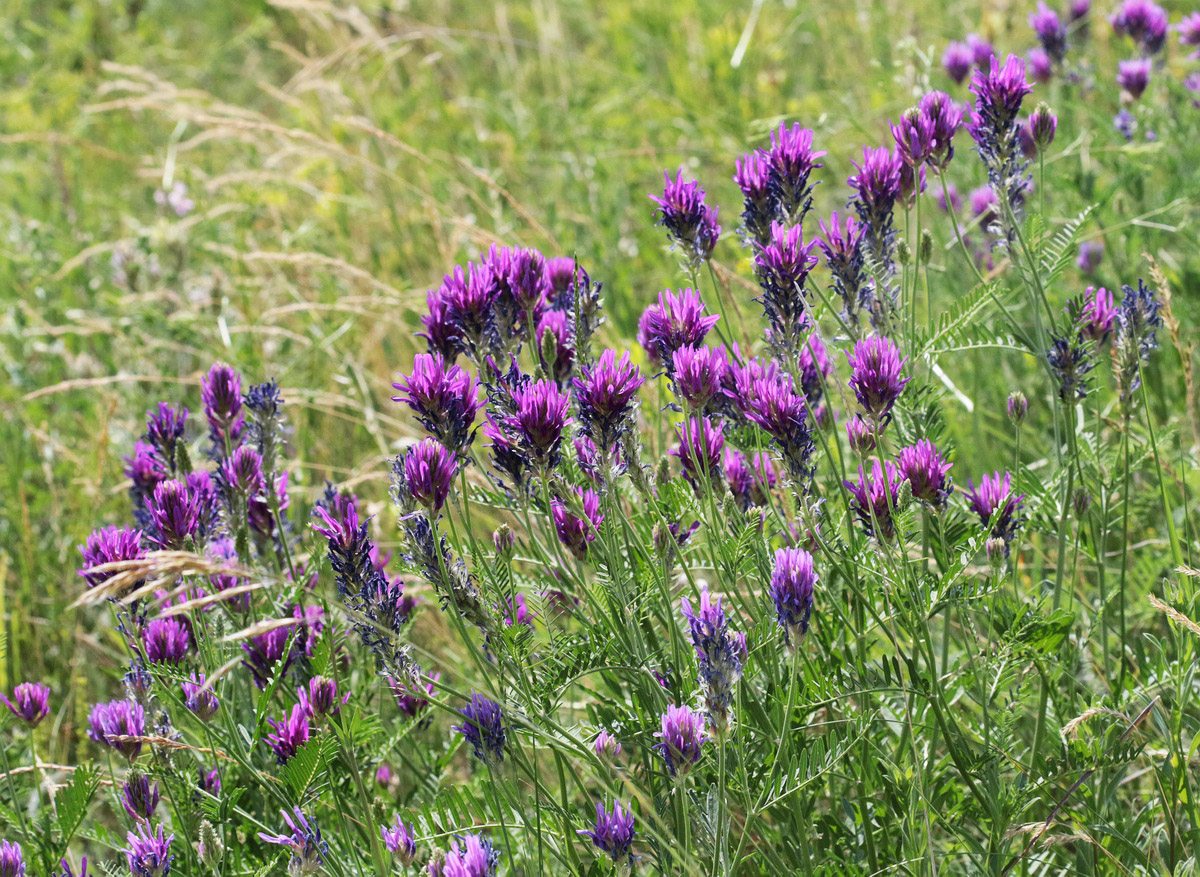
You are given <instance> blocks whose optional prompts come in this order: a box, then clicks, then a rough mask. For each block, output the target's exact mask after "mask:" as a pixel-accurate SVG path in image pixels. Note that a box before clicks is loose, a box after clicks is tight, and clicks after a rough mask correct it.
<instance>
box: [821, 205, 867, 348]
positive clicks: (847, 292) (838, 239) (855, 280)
mask: <svg viewBox="0 0 1200 877" xmlns="http://www.w3.org/2000/svg"><path fill="white" fill-rule="evenodd" d="M818 224H819V225H820V227H821V238H820V239H819V240H818V242H817V243H818V244H819V245H820V247H821V252H822V253H824V255H825V263H826V264H827V265H828V266H829V273H830V274H831V275H832V277H833V291H834V292H835V293H837V296H838V298H840V299H841V300H842V314H843V316H844V317H845V319H846V321H847V322H848V323H849V324H850V325H852V326H857V325H858V312H859V309H860V308H861V307H862V305H863V300H864V295H866V294H869V281H870V278H869V277H868V276H867V272H866V270H865V268H864V265H863V249H862V240H863V233H864V232H865V231H866V226H864V225H863V224H862V223H861V222H858V221H857V220H855V219H854V217H852V216H847V217H846V224H845V226H843V225H842V223H841V221H840V219H839V217H838V214H837V211H834V213H833V214H832V215H831V216H830V218H829V225H826V224H825V223H824V222H820V223H818Z"/></svg>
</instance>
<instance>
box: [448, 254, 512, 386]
mask: <svg viewBox="0 0 1200 877" xmlns="http://www.w3.org/2000/svg"><path fill="white" fill-rule="evenodd" d="M438 297H439V298H440V299H441V300H442V301H443V302H444V303H445V307H446V316H447V318H448V320H449V322H450V323H451V324H452V325H453V326H454V330H455V340H456V341H457V343H458V344H459V345H461V348H462V350H463V351H464V352H466V353H467V354H469V355H470V356H471V358H472V359H474V360H475V361H476V362H477V363H482V362H484V361H485V360H486V359H487V357H488V356H490V355H492V354H494V353H499V352H500V351H501V350H503V349H504V347H505V343H506V341H511V340H512V338H511V335H510V336H509V337H508V338H505V337H503V336H502V334H501V328H500V326H499V325H498V324H499V322H500V319H499V317H498V315H497V310H498V308H497V303H498V297H499V288H498V287H497V285H496V283H495V278H494V277H493V276H492V271H491V269H490V268H489V267H488V266H487V265H473V264H468V265H467V268H466V270H465V271H464V270H463V269H462V267H461V266H456V267H455V269H454V271H453V272H451V273H450V274H447V275H446V276H445V277H443V278H442V285H441V288H440V289H439V290H438ZM508 304H510V305H511V302H509V303H508ZM507 310H508V313H507V314H506V317H507V322H509V323H510V324H511V322H512V321H513V320H515V319H516V313H515V308H513V307H511V306H510V307H509V308H508V309H507ZM504 328H505V330H509V331H511V329H512V328H513V327H512V325H506V326H505V327H504Z"/></svg>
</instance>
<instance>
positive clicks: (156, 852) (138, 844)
mask: <svg viewBox="0 0 1200 877" xmlns="http://www.w3.org/2000/svg"><path fill="white" fill-rule="evenodd" d="M148 829H149V826H148V825H145V824H139V825H138V827H137V834H134V833H133V832H132V831H131V832H129V833H128V834H127V835H126V836H125V840H126V842H127V843H128V844H129V849H126V850H122V852H124V853H125V861H126V862H127V863H128V865H129V873H130V875H131V877H167V875H168V874H170V873H171V863H172V862H173V861H175V857H174V856H173V855H171V841H173V840H175V835H173V834H169V835H167V836H166V837H163V827H162V826H161V825H159V826H158V831H157V832H155V833H153V834H152V833H151V832H150V831H149V830H148Z"/></svg>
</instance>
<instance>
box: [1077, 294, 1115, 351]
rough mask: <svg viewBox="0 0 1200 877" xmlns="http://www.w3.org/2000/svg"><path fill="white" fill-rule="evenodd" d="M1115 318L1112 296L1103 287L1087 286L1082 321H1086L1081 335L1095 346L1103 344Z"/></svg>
mask: <svg viewBox="0 0 1200 877" xmlns="http://www.w3.org/2000/svg"><path fill="white" fill-rule="evenodd" d="M1116 318H1117V308H1116V306H1115V305H1114V304H1113V294H1112V293H1111V292H1109V291H1108V290H1107V289H1105V288H1104V287H1103V286H1101V287H1099V288H1097V287H1095V286H1089V287H1088V288H1087V289H1086V290H1085V291H1084V296H1083V319H1084V320H1085V321H1086V322H1085V323H1084V327H1083V334H1084V335H1085V336H1086V337H1088V338H1090V339H1091V340H1092V341H1095V342H1096V343H1097V344H1103V343H1104V342H1105V341H1107V340H1108V336H1109V333H1110V332H1112V327H1113V322H1114V321H1115V320H1116Z"/></svg>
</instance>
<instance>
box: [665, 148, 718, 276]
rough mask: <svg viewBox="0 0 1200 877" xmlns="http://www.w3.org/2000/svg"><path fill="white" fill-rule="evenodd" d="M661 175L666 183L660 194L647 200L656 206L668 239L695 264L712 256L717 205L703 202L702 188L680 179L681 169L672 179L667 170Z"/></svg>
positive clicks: (692, 181)
mask: <svg viewBox="0 0 1200 877" xmlns="http://www.w3.org/2000/svg"><path fill="white" fill-rule="evenodd" d="M663 176H664V177H665V178H666V181H667V185H666V188H664V189H663V193H662V196H661V197H659V196H657V195H651V196H650V200H651V201H653V202H654V203H655V204H657V205H658V210H656V211H655V213H656V214H657V215H658V223H659V224H660V225H663V226H665V227H666V229H667V235H668V236H669V237H670V238H671V240H672V241H673V242H674V243H675V244H676V245H678V246H680V247H682V248H683V250H684V253H685V256H686V258H687V261H688V263H689V264H691V265H692V266H693V267H696V266H699V265H700V264H702V263H704V262H707V261H708V260H709V258H710V257H711V256H712V251H713V247H715V246H716V244H717V238H718V237H720V235H721V226H720V225H719V224H718V223H717V208H715V207H709V206H708V205H707V204H705V203H704V189H702V188H701V187H700V184H699V183H697V182H696V181H695V180H691V181H689V182H686V183H685V182H684V181H683V168H680V169H679V173H678V175H677V176H676V177H675V179H674V180H672V179H671V175H670V174H669V173H664V174H663Z"/></svg>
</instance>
